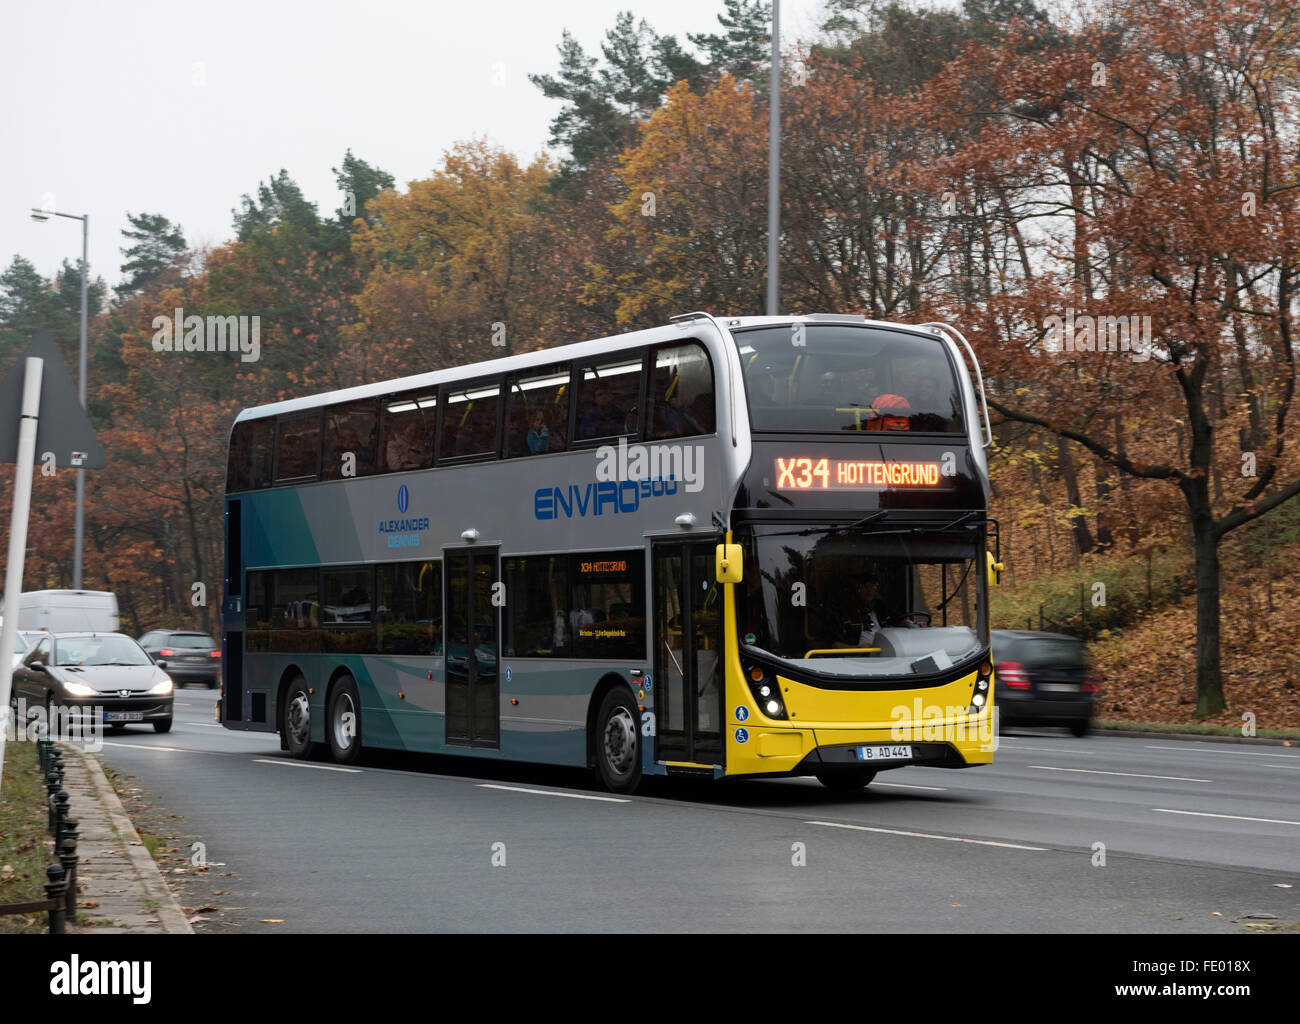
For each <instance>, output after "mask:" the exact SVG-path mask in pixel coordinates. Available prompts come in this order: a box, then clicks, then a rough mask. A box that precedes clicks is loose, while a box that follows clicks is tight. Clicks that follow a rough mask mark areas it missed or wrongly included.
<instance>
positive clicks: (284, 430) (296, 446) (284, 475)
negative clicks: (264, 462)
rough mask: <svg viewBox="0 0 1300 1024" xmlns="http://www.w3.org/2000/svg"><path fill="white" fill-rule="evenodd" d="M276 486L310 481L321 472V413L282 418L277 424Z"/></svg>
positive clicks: (317, 411)
mask: <svg viewBox="0 0 1300 1024" xmlns="http://www.w3.org/2000/svg"><path fill="white" fill-rule="evenodd" d="M276 426H277V429H278V431H279V439H278V441H277V444H276V459H275V482H276V483H288V482H293V481H299V480H310V479H312V478H313V477H315V476H316V474H317V472H318V471H319V462H320V410H319V409H313V410H311V412H307V413H300V414H298V415H294V416H282V417H280V419H279V420H278V421H277V423H276Z"/></svg>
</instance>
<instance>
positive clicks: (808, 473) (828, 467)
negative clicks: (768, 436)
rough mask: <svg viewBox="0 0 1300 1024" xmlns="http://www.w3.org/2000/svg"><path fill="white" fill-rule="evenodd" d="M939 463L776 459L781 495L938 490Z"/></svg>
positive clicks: (808, 458) (777, 485) (778, 487)
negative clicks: (891, 488)
mask: <svg viewBox="0 0 1300 1024" xmlns="http://www.w3.org/2000/svg"><path fill="white" fill-rule="evenodd" d="M939 477H940V472H939V463H937V462H880V461H874V462H873V461H868V460H862V459H831V458H822V459H819V458H810V457H808V456H796V457H792V458H788V459H783V458H781V457H779V456H778V457H777V459H776V487H775V488H774V489H775V490H778V491H812V490H818V491H875V490H879V489H881V488H885V487H937V486H938V485H939Z"/></svg>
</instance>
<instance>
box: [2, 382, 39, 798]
mask: <svg viewBox="0 0 1300 1024" xmlns="http://www.w3.org/2000/svg"><path fill="white" fill-rule="evenodd" d="M44 373H45V360H44V359H37V358H35V357H34V356H28V357H27V361H26V365H25V366H24V371H23V399H22V407H21V409H20V412H19V416H20V418H19V420H18V465H16V466H15V467H14V510H13V517H12V518H11V519H10V520H9V564H8V565H7V566H6V567H5V616H4V624H3V626H0V778H3V775H4V763H5V733H6V730H7V728H8V720H9V694H10V692H11V687H12V685H13V660H14V640H15V638H16V637H17V635H18V606H19V605H20V604H21V603H22V592H23V562H24V561H25V560H26V558H27V518H28V514H29V513H30V512H31V507H32V471H33V470H34V468H35V466H36V425H37V424H36V418H37V417H38V416H39V415H40V411H41V377H42V375H43V374H44ZM11 414H12V413H11ZM26 725H27V723H26V722H15V723H14V729H15V730H18V729H22V728H25V727H26ZM16 735H17V732H16V731H15V736H16Z"/></svg>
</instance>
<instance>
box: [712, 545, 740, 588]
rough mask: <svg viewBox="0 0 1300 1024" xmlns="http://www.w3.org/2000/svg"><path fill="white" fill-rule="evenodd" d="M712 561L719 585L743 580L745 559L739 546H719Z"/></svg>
mask: <svg viewBox="0 0 1300 1024" xmlns="http://www.w3.org/2000/svg"><path fill="white" fill-rule="evenodd" d="M714 561H715V564H716V566H717V570H718V571H717V576H718V582H719V583H739V582H740V581H741V580H742V579H744V563H745V558H744V556H743V555H742V554H741V552H740V545H739V544H719V545H718V548H717V551H716V553H715V556H714Z"/></svg>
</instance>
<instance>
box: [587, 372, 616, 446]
mask: <svg viewBox="0 0 1300 1024" xmlns="http://www.w3.org/2000/svg"><path fill="white" fill-rule="evenodd" d="M594 397H595V400H596V401H595V404H594V405H592V406H591V407H590V408H589V409H588V410H587V411H586V413H585V414H584V415H583V417H582V422H581V423H580V424H579V426H578V437H579V438H580V439H582V440H584V441H585V440H587V439H589V438H593V437H610V436H613V435H615V434H622V433H624V432H625V431H624V422H625V416H624V414H623V410H622V409H620V408H619V407H618V406H616V405H615V404H614V391H613V389H612V388H611V387H610V386H609V384H607V383H606V382H605V381H603V380H598V381H596V387H595V389H594Z"/></svg>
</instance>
